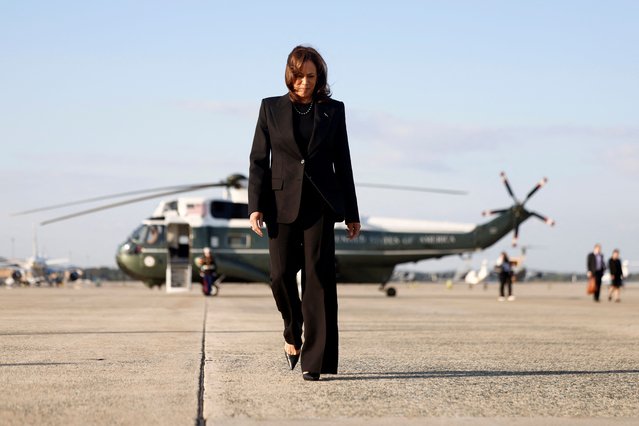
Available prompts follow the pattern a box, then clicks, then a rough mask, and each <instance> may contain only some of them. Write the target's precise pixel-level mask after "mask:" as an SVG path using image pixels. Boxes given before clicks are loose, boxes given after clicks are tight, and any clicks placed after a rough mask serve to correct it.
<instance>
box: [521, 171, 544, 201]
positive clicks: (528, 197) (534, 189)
mask: <svg viewBox="0 0 639 426" xmlns="http://www.w3.org/2000/svg"><path fill="white" fill-rule="evenodd" d="M547 182H548V178H543V179H542V180H540V181H539V182H538V183H537V185H535V187H534V188H533V189H532V190H531V191H530V192H529V193H528V195H527V196H526V199H525V200H524V202H523V203H522V205H524V204H526V203H527V202H528V200H530V197H532V196H533V194H534V193H535V192H537V191H539V190H540V189H541V188H542V187H543V186H544V185H545V184H546V183H547Z"/></svg>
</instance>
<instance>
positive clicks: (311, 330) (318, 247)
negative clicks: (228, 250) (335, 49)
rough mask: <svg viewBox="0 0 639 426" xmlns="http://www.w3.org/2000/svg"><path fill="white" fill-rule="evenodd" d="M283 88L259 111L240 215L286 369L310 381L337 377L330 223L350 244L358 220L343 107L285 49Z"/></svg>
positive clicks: (314, 64)
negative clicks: (268, 294)
mask: <svg viewBox="0 0 639 426" xmlns="http://www.w3.org/2000/svg"><path fill="white" fill-rule="evenodd" d="M285 81H286V86H287V87H288V90H289V91H288V93H287V94H286V95H284V96H278V97H273V98H266V99H263V100H262V105H261V107H260V113H259V117H258V121H257V126H256V129H255V137H254V139H253V146H252V149H251V155H250V170H249V214H250V222H251V229H252V230H253V231H254V232H255V233H256V234H257V235H259V236H260V237H261V236H262V235H263V233H262V226H263V223H264V222H265V223H266V226H267V230H268V237H269V254H270V265H271V289H272V291H273V297H274V298H275V303H276V305H277V308H278V310H279V311H280V313H281V314H282V319H283V320H284V340H285V344H284V352H285V355H286V359H287V360H288V364H289V367H290V368H291V369H294V368H295V365H296V363H297V361H298V359H299V357H300V355H301V358H302V372H303V378H304V379H305V380H313V381H315V380H319V377H320V374H336V373H337V360H338V332H337V292H336V282H335V281H336V279H335V235H334V228H335V222H342V221H345V222H346V227H347V230H346V231H347V234H348V238H349V239H353V238H355V237H357V236H358V235H359V232H360V223H359V212H358V207H357V197H356V195H355V184H354V182H353V171H352V168H351V159H350V152H349V148H348V138H347V134H346V120H345V114H344V104H343V103H342V102H339V101H336V100H333V99H331V97H330V96H331V92H330V88H329V86H328V84H327V67H326V63H325V62H324V59H322V57H321V56H320V54H319V53H318V52H317V51H316V50H315V49H313V48H311V47H305V46H297V47H295V48H294V49H293V51H292V52H291V53H290V54H289V56H288V60H287V63H286V72H285ZM300 269H301V270H302V298H301V300H300V298H299V294H298V291H297V282H296V275H297V271H299V270H300ZM302 325H303V326H304V339H303V340H302ZM302 343H303V344H302Z"/></svg>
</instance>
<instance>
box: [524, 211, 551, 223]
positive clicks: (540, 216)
mask: <svg viewBox="0 0 639 426" xmlns="http://www.w3.org/2000/svg"><path fill="white" fill-rule="evenodd" d="M530 215H531V216H535V217H536V218H537V219H540V220H542V221H544V222H546V224H547V225H549V226H555V221H554V220H552V219H551V218H549V217H547V216H543V215H540V214H539V213H537V212H530Z"/></svg>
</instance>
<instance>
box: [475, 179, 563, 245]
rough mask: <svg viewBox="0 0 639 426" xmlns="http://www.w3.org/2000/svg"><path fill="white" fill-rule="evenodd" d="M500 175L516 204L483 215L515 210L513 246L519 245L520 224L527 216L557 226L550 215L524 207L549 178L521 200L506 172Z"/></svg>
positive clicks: (485, 212)
mask: <svg viewBox="0 0 639 426" xmlns="http://www.w3.org/2000/svg"><path fill="white" fill-rule="evenodd" d="M500 176H501V180H502V182H503V183H504V186H505V187H506V190H507V191H508V194H509V195H510V196H511V198H512V199H513V200H514V201H515V204H514V205H513V206H512V207H510V208H507V209H495V210H485V211H483V212H482V215H483V216H489V215H496V214H502V213H506V212H508V211H512V212H513V240H512V246H513V247H517V242H518V240H519V225H520V224H521V222H522V221H523V220H525V219H526V217H528V216H534V217H536V218H537V219H540V220H542V221H543V222H545V223H546V224H547V225H549V226H555V221H554V220H553V219H550V218H549V217H547V216H544V215H541V214H539V213H537V212H531V211H528V210H526V209H525V208H524V204H526V203H527V202H528V200H530V198H531V197H532V196H533V195H534V194H535V193H536V192H537V191H539V190H540V189H541V188H542V187H543V186H544V185H546V183H547V182H548V178H545V177H544V178H543V179H541V180H540V181H539V182H538V183H537V184H536V185H535V186H534V187H533V189H531V190H530V192H529V193H528V195H526V198H525V199H524V201H523V202H520V201H519V200H518V199H517V196H516V195H515V193H514V191H513V190H512V187H511V186H510V182H509V181H508V177H507V176H506V173H505V172H501V173H500ZM522 218H523V219H522Z"/></svg>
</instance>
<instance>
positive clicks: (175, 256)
mask: <svg viewBox="0 0 639 426" xmlns="http://www.w3.org/2000/svg"><path fill="white" fill-rule="evenodd" d="M166 229H167V232H166V242H167V248H168V253H167V255H168V256H167V258H168V262H167V263H166V291H167V293H173V292H181V291H190V290H191V262H190V251H191V227H190V226H189V224H188V223H169V224H167V226H166Z"/></svg>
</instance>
